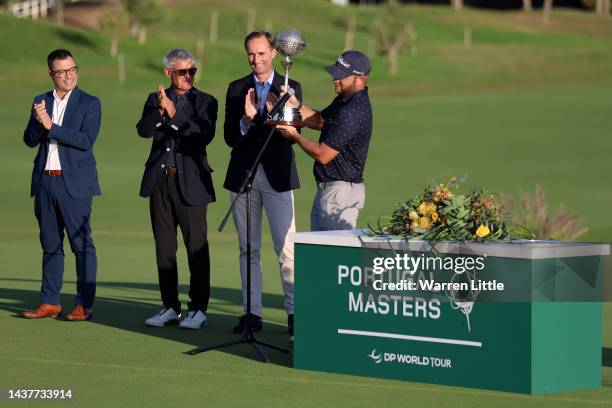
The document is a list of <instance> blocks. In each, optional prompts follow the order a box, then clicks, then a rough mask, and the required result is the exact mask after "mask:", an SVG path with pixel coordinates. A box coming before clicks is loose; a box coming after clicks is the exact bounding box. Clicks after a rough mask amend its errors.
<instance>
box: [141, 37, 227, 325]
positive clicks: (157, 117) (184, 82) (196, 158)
mask: <svg viewBox="0 0 612 408" xmlns="http://www.w3.org/2000/svg"><path fill="white" fill-rule="evenodd" d="M196 71H197V68H196V63H195V59H194V58H193V56H192V55H191V54H190V53H189V52H188V51H186V50H184V49H181V48H177V49H174V50H171V51H169V52H168V53H167V54H166V56H165V57H164V74H165V75H166V77H168V78H170V81H171V86H170V87H169V88H167V89H164V87H163V85H159V86H158V89H157V92H153V93H151V94H150V95H149V97H148V98H147V101H146V103H145V106H144V110H143V112H142V118H141V119H140V121H139V122H138V124H137V125H136V129H137V130H138V134H139V135H140V136H142V137H144V138H153V144H152V146H151V153H150V154H149V158H148V159H147V162H146V164H145V172H144V176H143V178H142V184H141V187H140V195H141V196H142V197H149V198H150V199H149V204H150V206H149V207H150V213H151V225H152V227H153V236H154V238H155V251H156V258H157V271H158V277H159V289H160V292H161V299H162V308H161V310H160V312H159V313H158V314H156V315H155V316H152V317H151V318H149V319H147V320H145V324H147V325H148V326H165V325H168V324H173V323H177V322H178V320H179V319H180V317H181V304H180V302H179V300H178V273H177V266H176V250H177V240H176V227H177V225H179V226H180V227H181V231H182V233H183V240H184V242H185V247H186V248H187V258H188V261H189V272H190V286H189V297H190V299H191V302H189V304H188V309H189V310H188V313H187V316H186V317H185V318H184V319H183V320H181V321H180V325H179V326H180V327H181V328H186V329H199V328H200V327H202V326H203V325H205V324H206V309H207V307H208V299H209V297H210V257H209V253H208V239H207V233H206V207H207V205H208V203H210V202H213V201H215V191H214V189H213V184H212V178H211V175H210V173H211V172H212V169H211V168H210V166H209V165H208V160H207V158H206V145H208V144H209V143H210V142H211V141H212V139H213V138H214V136H215V123H216V121H217V108H218V104H217V100H216V99H215V98H214V97H213V96H212V95H209V94H206V93H204V92H201V91H199V90H197V89H196V88H194V87H193V80H194V77H195V74H196Z"/></svg>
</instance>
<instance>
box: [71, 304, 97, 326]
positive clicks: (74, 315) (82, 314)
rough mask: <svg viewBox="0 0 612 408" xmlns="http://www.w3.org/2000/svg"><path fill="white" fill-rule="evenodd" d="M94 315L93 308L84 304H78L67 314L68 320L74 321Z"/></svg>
mask: <svg viewBox="0 0 612 408" xmlns="http://www.w3.org/2000/svg"><path fill="white" fill-rule="evenodd" d="M91 316H93V309H90V308H86V307H83V305H77V307H76V308H75V309H74V310H73V311H72V312H70V313H68V314H67V315H66V320H70V321H73V322H82V321H85V320H89V319H91Z"/></svg>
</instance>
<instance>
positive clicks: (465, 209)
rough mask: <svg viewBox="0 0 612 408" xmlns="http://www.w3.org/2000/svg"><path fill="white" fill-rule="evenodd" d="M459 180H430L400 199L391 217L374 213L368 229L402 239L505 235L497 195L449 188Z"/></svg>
mask: <svg viewBox="0 0 612 408" xmlns="http://www.w3.org/2000/svg"><path fill="white" fill-rule="evenodd" d="M463 180H464V179H462V180H457V178H455V177H453V178H452V179H451V180H450V181H449V182H448V183H446V184H445V183H439V184H431V185H429V186H427V187H426V188H425V189H424V191H423V192H422V193H421V194H418V195H416V196H415V197H412V198H411V199H409V200H408V201H405V202H404V203H401V204H399V205H398V207H397V208H396V209H395V210H394V211H393V214H392V215H391V217H378V222H377V225H376V226H373V225H372V223H369V225H368V226H369V229H370V233H371V234H373V235H379V236H389V235H393V236H401V237H403V238H404V239H422V240H427V241H431V242H433V243H436V242H440V241H479V240H504V239H509V238H510V236H509V232H508V228H507V223H506V221H505V220H504V214H503V212H502V205H501V202H500V200H499V199H498V197H497V196H496V195H495V194H493V193H490V192H488V191H486V190H484V189H482V188H476V189H472V190H471V191H470V192H469V193H467V194H457V193H456V192H453V190H456V189H457V188H458V187H459V183H461V182H462V181H463Z"/></svg>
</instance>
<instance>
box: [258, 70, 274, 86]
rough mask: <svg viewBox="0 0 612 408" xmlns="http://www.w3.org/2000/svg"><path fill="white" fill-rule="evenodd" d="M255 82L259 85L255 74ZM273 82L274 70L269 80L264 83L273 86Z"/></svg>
mask: <svg viewBox="0 0 612 408" xmlns="http://www.w3.org/2000/svg"><path fill="white" fill-rule="evenodd" d="M253 80H254V81H255V83H259V79H257V75H255V74H253ZM273 80H274V70H272V73H271V74H270V76H269V77H268V79H266V80H265V81H264V82H265V83H267V84H268V85H272V81H273Z"/></svg>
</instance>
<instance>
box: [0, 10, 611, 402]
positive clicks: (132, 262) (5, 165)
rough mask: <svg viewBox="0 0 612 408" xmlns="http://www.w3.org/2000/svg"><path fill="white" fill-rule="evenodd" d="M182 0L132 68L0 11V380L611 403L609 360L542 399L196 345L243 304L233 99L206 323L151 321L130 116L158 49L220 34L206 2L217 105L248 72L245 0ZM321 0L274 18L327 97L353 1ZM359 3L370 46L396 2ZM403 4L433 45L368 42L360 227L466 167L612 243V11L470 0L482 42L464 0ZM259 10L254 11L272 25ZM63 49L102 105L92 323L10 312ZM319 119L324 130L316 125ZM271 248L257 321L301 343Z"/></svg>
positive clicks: (307, 188)
mask: <svg viewBox="0 0 612 408" xmlns="http://www.w3.org/2000/svg"><path fill="white" fill-rule="evenodd" d="M180 4H182V5H184V7H185V8H180V7H178V6H177V5H173V6H169V8H168V9H167V18H166V19H165V20H164V21H163V22H161V23H159V24H158V26H157V27H156V28H157V30H151V31H153V34H152V36H151V38H150V39H149V42H148V44H147V45H146V46H143V47H140V46H138V45H137V44H136V43H135V42H134V41H133V40H132V39H124V40H122V42H121V49H122V51H123V52H124V53H125V55H126V61H127V63H128V67H127V68H128V70H127V72H128V81H127V83H126V84H124V85H119V84H118V83H117V80H116V62H115V60H113V59H111V58H110V57H109V56H108V55H107V46H108V40H107V38H106V37H105V36H103V35H101V34H98V33H91V32H86V31H82V30H75V29H58V28H56V27H54V26H52V25H49V24H47V23H44V22H42V23H41V22H31V21H24V20H16V19H13V18H11V17H8V16H5V15H0V37H1V38H2V41H0V50H2V51H3V55H10V56H11V58H4V59H2V60H1V61H0V70H1V71H2V72H3V76H2V77H0V95H1V96H0V98H2V99H1V100H2V104H1V106H2V109H0V128H1V133H2V135H3V137H2V138H0V151H2V160H1V161H0V168H1V169H2V179H1V180H0V183H1V187H2V188H0V200H1V202H2V213H1V215H0V259H2V261H3V262H2V269H1V272H0V331H1V332H2V333H3V334H2V336H1V337H0V347H1V349H2V351H3V352H2V354H0V361H1V366H2V368H3V369H2V370H1V371H0V388H4V389H5V388H9V387H19V388H61V387H63V388H73V389H74V391H75V404H76V406H87V407H104V406H117V405H122V406H136V405H143V406H175V405H178V404H181V405H183V406H196V405H197V406H200V405H209V406H220V407H225V406H251V405H255V404H257V405H259V404H262V405H268V406H287V405H291V406H297V407H300V406H304V407H311V406H313V405H319V406H331V405H333V406H386V405H397V404H398V403H400V402H404V401H406V403H408V401H409V403H410V404H414V405H421V406H431V405H436V406H440V407H444V406H448V407H455V406H459V405H461V406H475V407H490V406H492V405H494V404H495V405H496V406H500V407H505V406H538V407H548V406H551V405H553V404H554V405H558V406H568V407H570V406H600V405H604V406H605V405H609V404H610V402H611V401H612V393H611V392H610V388H609V385H610V384H611V383H612V370H611V369H610V368H609V367H606V366H604V367H602V371H603V381H604V387H602V388H601V389H599V390H595V391H584V392H575V393H564V394H558V395H552V396H544V397H528V396H522V395H514V394H507V393H497V392H492V391H482V390H470V389H460V388H454V387H441V386H433V385H426V384H418V383H410V382H398V381H388V380H377V379H368V378H361V377H353V376H343V375H333V374H326V373H316V372H305V371H301V370H294V369H292V368H291V357H290V356H286V355H283V354H280V353H276V352H270V356H271V358H272V360H273V364H272V365H263V364H260V363H259V362H258V361H257V360H256V359H255V354H254V352H253V351H252V350H250V349H249V348H248V347H246V346H244V347H236V348H232V349H226V350H223V351H219V352H211V353H207V354H206V355H200V356H197V357H192V356H186V355H184V354H182V352H184V351H186V350H188V349H190V348H192V347H193V346H196V345H209V344H214V343H217V342H220V341H226V340H229V339H232V338H233V335H232V334H231V333H230V329H231V327H232V325H233V324H234V323H235V321H236V317H237V316H238V315H239V314H240V312H241V307H240V298H241V296H240V283H239V274H238V267H237V240H236V236H235V232H234V227H233V225H232V224H231V223H230V224H228V226H227V227H226V230H225V231H224V232H216V228H217V226H218V224H219V222H220V221H221V219H222V217H223V215H224V213H225V211H226V208H227V207H228V205H229V202H228V194H227V192H226V191H225V190H223V189H222V183H223V179H224V175H225V169H226V165H227V161H228V155H229V149H228V148H227V146H226V145H225V144H224V142H223V137H222V136H223V135H222V123H223V121H222V117H223V112H222V108H221V111H220V119H219V121H218V127H217V129H218V133H217V137H216V139H215V140H214V141H213V142H212V143H211V145H210V146H209V149H208V154H209V157H210V162H211V164H212V166H213V167H214V168H215V170H216V171H215V173H214V174H213V177H214V181H215V185H216V187H217V197H218V201H217V202H216V203H214V204H212V205H210V206H209V215H208V221H209V231H210V235H209V239H210V244H211V257H212V286H213V290H212V299H211V304H210V308H209V319H210V327H209V328H207V329H205V330H202V331H199V332H185V331H180V330H178V329H176V328H165V329H161V330H157V329H151V328H146V327H144V325H143V320H144V319H145V318H146V317H148V316H149V315H151V314H153V313H155V311H156V310H157V308H158V305H159V292H158V288H157V275H156V270H155V259H154V247H153V240H152V236H151V232H150V223H149V215H148V202H147V200H144V199H142V198H140V197H138V189H139V183H140V177H141V176H142V171H143V168H144V167H143V165H144V162H145V159H146V157H147V154H148V151H149V148H150V144H149V143H150V142H149V141H146V140H143V139H140V138H139V137H138V136H137V135H136V133H135V128H134V125H135V123H136V121H137V120H138V118H139V115H140V111H141V109H142V104H143V102H144V100H145V97H146V94H147V93H148V92H151V91H153V90H154V89H155V86H156V84H157V83H158V82H160V81H162V82H165V81H164V79H163V78H162V77H161V75H160V73H159V71H160V59H161V56H162V55H163V53H164V51H165V50H167V49H169V48H171V47H174V46H185V47H187V48H192V49H193V48H194V45H195V38H196V35H197V32H207V25H206V24H207V21H208V20H207V18H208V16H209V14H210V11H211V10H212V9H213V8H219V9H220V10H221V29H220V34H221V38H220V40H219V43H217V44H216V45H210V44H207V46H206V53H205V55H206V59H205V65H204V68H203V71H204V76H203V79H202V81H201V83H199V84H198V87H200V88H201V89H204V90H206V91H208V92H210V93H212V94H213V95H215V96H216V97H217V98H218V99H219V101H220V105H221V107H222V106H223V103H224V96H225V90H226V86H227V83H228V82H229V81H230V80H232V79H235V78H237V77H239V76H242V75H245V74H246V73H247V72H248V66H247V65H246V62H245V58H244V54H243V51H242V49H241V48H242V43H241V36H242V35H243V31H244V30H243V26H244V18H245V16H246V9H247V6H245V5H244V4H243V3H228V4H225V3H222V2H207V3H204V5H202V4H201V3H198V2H193V3H180ZM252 4H253V5H255V6H261V5H262V4H261V3H257V2H253V3H252ZM266 4H268V3H266ZM273 4H276V3H274V2H273ZM309 4H311V5H310V6H306V5H305V3H300V2H295V4H293V3H292V4H291V7H292V8H291V11H292V13H291V15H292V16H293V17H289V20H288V21H286V22H283V23H281V21H283V19H282V18H281V17H283V16H285V15H289V13H287V10H288V8H287V6H284V7H283V6H281V4H280V2H279V3H278V4H276V5H277V6H278V7H276V8H275V7H271V9H273V10H275V11H273V12H272V13H271V14H269V15H268V17H267V18H269V19H271V20H272V21H273V23H274V24H273V27H274V29H276V28H279V27H280V26H281V24H282V25H283V26H284V25H291V26H294V27H296V28H298V29H300V30H301V31H303V32H304V34H305V35H306V36H307V39H308V40H309V48H308V49H307V51H306V52H305V53H304V55H303V56H301V57H298V58H296V63H295V70H294V71H295V73H294V74H292V75H293V77H295V78H297V79H299V80H301V81H302V83H303V84H304V89H305V96H306V99H307V103H309V104H312V105H314V106H315V107H323V106H324V105H325V104H326V103H327V102H328V101H329V100H330V99H331V98H332V97H333V88H332V86H331V83H330V82H329V78H328V77H327V74H326V73H325V72H324V71H322V70H321V68H320V67H321V66H323V65H325V64H327V63H330V62H331V61H333V60H334V58H335V57H336V56H337V54H338V53H339V52H340V50H341V48H342V46H343V33H342V30H341V28H340V27H339V21H341V20H340V19H342V18H343V14H342V13H343V12H342V11H341V10H340V9H337V8H335V7H332V6H331V5H329V4H327V3H325V2H313V3H309ZM309 7H310V8H309ZM352 12H354V13H356V14H357V15H358V18H359V20H358V21H359V30H358V33H357V36H356V47H357V48H361V49H364V50H366V49H367V47H368V36H369V34H368V32H369V31H368V30H369V27H370V23H371V22H372V21H374V20H375V19H377V18H382V17H381V16H382V14H380V13H382V11H380V10H379V9H373V8H372V9H364V10H353V11H352ZM401 13H405V14H406V15H407V16H410V18H412V19H413V20H414V23H415V27H416V28H417V30H418V33H419V37H418V38H419V41H420V46H419V53H418V55H417V56H415V57H410V56H409V55H404V56H402V59H401V61H400V63H401V66H402V71H401V72H400V74H399V76H398V77H396V78H392V77H389V76H387V75H386V74H385V69H386V67H385V62H384V60H383V59H382V57H381V56H378V55H374V56H373V62H374V67H375V70H374V71H373V74H372V78H371V81H370V92H371V95H372V102H373V106H374V115H375V116H374V117H375V124H374V136H373V139H372V145H371V148H370V155H369V158H368V164H367V168H366V185H367V200H366V207H365V209H364V211H363V214H362V217H361V219H360V224H361V225H365V224H366V222H367V219H368V217H370V216H377V215H382V214H388V213H389V212H390V211H391V210H392V209H393V206H394V204H395V203H396V202H399V201H401V200H403V199H406V198H408V197H409V196H411V195H413V194H415V193H416V192H418V191H419V189H420V188H421V187H422V186H424V185H425V184H426V183H428V182H430V181H432V180H437V181H443V180H446V179H448V178H450V177H451V176H453V175H456V176H460V175H463V174H466V173H467V174H469V178H468V181H467V183H466V184H467V186H472V185H482V186H485V187H487V188H488V189H490V190H492V191H498V192H505V193H510V194H514V195H517V194H518V193H519V192H520V191H529V190H532V189H533V188H534V186H535V185H536V184H540V185H541V186H542V187H543V189H544V191H545V192H546V193H547V197H548V199H549V202H550V205H551V206H552V207H556V206H557V205H558V204H559V203H561V202H564V203H565V204H566V206H567V208H568V209H569V210H570V211H572V212H574V213H577V214H580V216H581V217H582V218H583V220H584V223H585V225H586V226H588V227H589V228H590V232H589V235H587V236H586V237H585V239H588V240H604V241H608V242H609V241H610V239H612V216H611V215H610V213H609V207H610V204H611V203H612V183H611V182H610V153H611V152H612V142H611V140H610V137H609V129H610V128H612V117H611V115H610V106H612V81H611V80H610V78H609V72H610V70H609V68H611V67H612V53H610V51H611V50H612V46H611V45H610V38H611V37H610V32H609V30H608V29H607V28H606V27H607V26H605V25H602V22H601V20H599V19H597V18H595V17H590V16H585V15H583V14H580V13H569V12H560V13H556V14H555V15H554V17H555V20H554V21H555V24H553V26H552V27H543V26H541V24H539V23H538V22H537V21H535V20H525V18H524V17H523V16H522V15H517V14H512V13H497V14H494V13H482V12H476V11H469V10H468V12H467V13H466V14H465V15H467V16H469V17H470V19H471V20H470V21H471V22H472V24H473V25H474V46H473V48H471V49H469V50H465V49H463V47H462V27H461V24H460V23H461V20H460V19H461V18H462V17H461V16H459V15H457V14H454V13H450V12H448V11H447V9H446V8H436V7H433V8H432V7H429V8H427V7H417V8H414V7H408V8H404V9H402V10H401ZM265 20H266V18H264V17H263V16H262V15H260V14H258V17H257V24H258V25H263V24H265V22H266V21H265ZM585 27H586V28H585ZM587 28H588V29H587ZM595 29H597V30H595ZM155 31H157V33H156V32H155ZM60 46H63V47H68V48H70V49H73V50H74V52H75V55H76V56H77V61H78V63H79V65H80V67H81V79H80V83H81V86H82V88H83V89H85V90H86V91H89V92H91V93H93V94H95V95H98V96H100V97H101V99H102V103H103V127H102V131H101V133H100V137H99V139H98V142H97V143H96V149H95V152H96V157H97V160H98V168H99V172H100V177H101V183H102V189H103V195H102V196H101V197H98V198H96V199H95V200H94V209H93V225H94V239H95V243H96V247H97V251H98V255H99V275H98V277H99V286H98V298H97V302H96V309H95V320H94V321H93V322H90V323H85V324H70V323H65V322H62V321H54V320H47V321H37V322H33V321H28V320H25V319H19V318H17V317H15V316H16V315H17V314H18V313H19V312H20V311H22V310H23V309H25V308H28V307H30V306H32V305H34V304H36V302H37V301H38V289H39V286H40V263H41V259H40V257H41V255H40V247H39V244H38V238H37V225H36V221H35V219H34V215H33V200H32V199H31V198H29V197H28V193H29V180H30V172H31V166H32V164H31V163H32V159H33V158H34V154H35V150H31V149H28V148H27V147H25V145H23V143H22V141H21V135H22V132H23V128H24V127H25V124H26V121H27V116H28V109H29V106H30V103H31V100H32V97H33V96H34V95H35V94H38V93H40V92H42V91H44V90H47V89H49V88H50V85H49V80H48V78H47V77H46V68H45V64H44V57H45V56H46V54H47V53H48V51H49V50H50V49H52V48H56V47H60ZM277 68H278V69H280V64H279V66H278V67H277ZM306 134H307V135H309V136H311V137H313V138H314V137H316V133H314V132H310V131H307V133H306ZM296 156H297V158H298V166H299V170H300V176H301V180H302V188H301V189H299V190H297V191H296V192H295V198H296V214H297V225H298V230H301V231H305V230H308V225H309V222H308V218H309V208H310V204H311V200H312V197H313V194H314V182H313V179H312V174H311V166H312V161H311V160H310V159H309V158H308V157H307V156H306V155H305V154H303V153H302V152H300V151H298V150H296ZM551 209H552V208H551ZM265 230H267V228H265ZM65 247H66V252H67V257H66V272H65V285H64V289H63V293H64V295H63V298H62V304H63V305H64V307H65V308H70V307H71V305H72V299H73V295H74V292H75V283H74V281H75V272H74V259H73V257H72V255H70V254H69V245H68V243H67V242H66V244H65ZM262 255H263V268H264V276H265V282H264V291H265V295H264V304H265V306H266V309H265V312H264V313H265V316H264V319H265V330H264V331H263V332H262V333H261V336H260V337H261V338H262V339H265V340H269V341H272V342H275V343H278V344H281V345H285V346H288V345H289V344H288V338H287V335H286V333H285V330H286V327H285V325H286V321H285V319H286V317H285V315H284V311H283V309H282V295H281V293H282V292H281V289H280V284H279V277H278V268H277V263H276V260H275V258H274V256H273V250H272V247H271V242H270V238H269V234H267V232H266V231H264V248H263V250H262ZM179 269H180V283H181V288H180V289H181V294H182V297H181V299H182V300H184V301H185V302H186V301H187V297H186V292H187V290H188V289H187V283H188V273H187V269H186V260H185V257H184V250H183V248H182V247H181V248H180V249H179ZM610 313H612V310H610V308H609V305H606V313H605V316H606V318H605V321H604V344H603V345H602V346H603V347H606V348H610V347H612V327H610V325H611V324H612V318H610V316H611V314H610ZM23 405H24V406H25V405H26V404H23ZM58 405H60V406H61V404H58Z"/></svg>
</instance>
